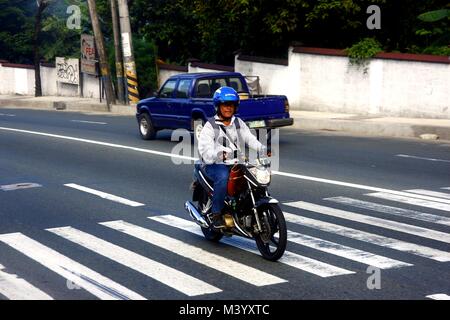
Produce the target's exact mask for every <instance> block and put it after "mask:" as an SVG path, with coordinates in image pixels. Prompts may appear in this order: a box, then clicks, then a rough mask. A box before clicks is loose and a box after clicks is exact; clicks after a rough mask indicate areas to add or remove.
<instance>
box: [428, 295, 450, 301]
mask: <svg viewBox="0 0 450 320" xmlns="http://www.w3.org/2000/svg"><path fill="white" fill-rule="evenodd" d="M427 298H430V299H433V300H450V296H449V295H448V294H444V293H436V294H430V295H429V296H427Z"/></svg>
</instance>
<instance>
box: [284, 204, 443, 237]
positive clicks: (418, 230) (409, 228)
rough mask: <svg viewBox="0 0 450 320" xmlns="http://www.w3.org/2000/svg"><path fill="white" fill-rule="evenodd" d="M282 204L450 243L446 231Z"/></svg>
mask: <svg viewBox="0 0 450 320" xmlns="http://www.w3.org/2000/svg"><path fill="white" fill-rule="evenodd" d="M283 204H284V205H287V206H291V207H294V208H298V209H302V210H308V211H312V212H316V213H320V214H324V215H327V216H332V217H336V218H340V219H346V220H350V221H355V222H360V223H364V224H368V225H372V226H376V227H381V228H385V229H389V230H394V231H398V232H403V233H407V234H412V235H416V236H419V237H422V238H427V239H432V240H436V241H441V242H446V243H450V234H448V233H446V232H440V231H435V230H431V229H427V228H422V227H416V226H413V225H410V224H406V223H401V222H397V221H390V220H385V219H380V218H376V217H371V216H366V215H363V214H359V213H354V212H350V211H344V210H340V209H335V208H330V207H325V206H321V205H318V204H314V203H309V202H305V201H296V202H287V203H283Z"/></svg>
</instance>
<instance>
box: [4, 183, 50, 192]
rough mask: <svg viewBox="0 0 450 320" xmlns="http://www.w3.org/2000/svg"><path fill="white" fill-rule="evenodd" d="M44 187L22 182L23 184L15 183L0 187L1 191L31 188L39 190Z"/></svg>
mask: <svg viewBox="0 0 450 320" xmlns="http://www.w3.org/2000/svg"><path fill="white" fill-rule="evenodd" d="M38 187H42V185H40V184H38V183H32V182H22V183H14V184H8V185H3V186H0V189H1V190H3V191H14V190H19V189H30V188H38Z"/></svg>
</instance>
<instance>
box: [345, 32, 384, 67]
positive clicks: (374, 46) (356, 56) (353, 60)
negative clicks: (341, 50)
mask: <svg viewBox="0 0 450 320" xmlns="http://www.w3.org/2000/svg"><path fill="white" fill-rule="evenodd" d="M381 51H382V48H381V44H380V43H379V42H378V41H377V40H376V39H374V38H365V39H363V40H361V41H359V42H357V43H355V44H354V45H353V46H351V47H350V48H347V49H346V52H347V54H348V56H349V59H350V64H351V65H356V66H357V67H358V68H363V69H364V73H367V70H368V67H367V65H368V62H369V59H370V58H373V57H374V56H376V55H377V54H378V53H380V52H381Z"/></svg>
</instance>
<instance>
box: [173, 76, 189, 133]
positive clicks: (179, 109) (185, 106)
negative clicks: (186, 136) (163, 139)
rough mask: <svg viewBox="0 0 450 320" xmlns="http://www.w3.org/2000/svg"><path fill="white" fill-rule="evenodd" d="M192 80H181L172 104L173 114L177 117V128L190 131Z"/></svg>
mask: <svg viewBox="0 0 450 320" xmlns="http://www.w3.org/2000/svg"><path fill="white" fill-rule="evenodd" d="M191 83H192V80H191V79H182V78H181V79H180V80H179V81H178V85H177V89H176V90H175V99H174V100H173V102H172V110H173V114H174V116H175V117H176V121H177V128H185V129H189V128H190V127H191V110H192V106H191V105H190V92H191V90H190V89H191Z"/></svg>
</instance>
